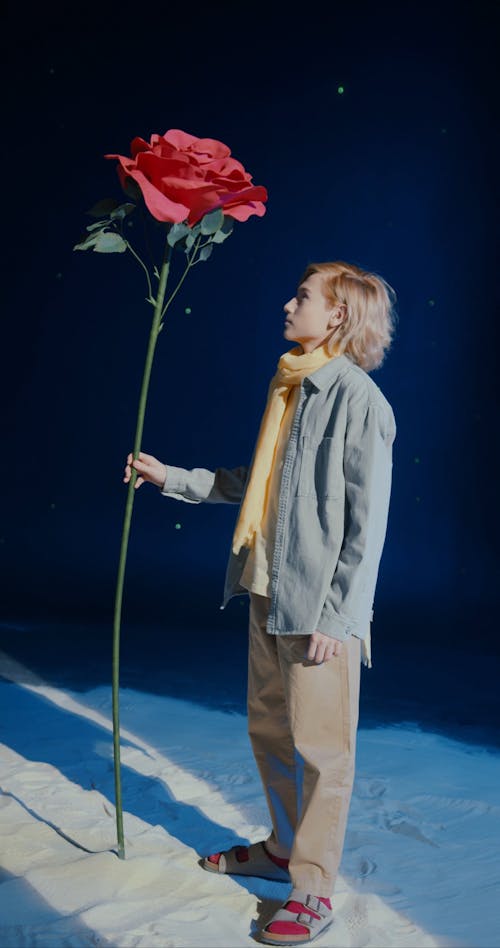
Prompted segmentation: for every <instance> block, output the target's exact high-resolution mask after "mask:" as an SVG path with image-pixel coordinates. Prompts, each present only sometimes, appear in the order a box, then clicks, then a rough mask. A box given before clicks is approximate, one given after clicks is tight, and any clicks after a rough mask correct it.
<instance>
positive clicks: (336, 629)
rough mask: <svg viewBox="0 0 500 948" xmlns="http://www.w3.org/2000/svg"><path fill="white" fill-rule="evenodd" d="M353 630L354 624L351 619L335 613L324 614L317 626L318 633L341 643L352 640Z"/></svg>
mask: <svg viewBox="0 0 500 948" xmlns="http://www.w3.org/2000/svg"><path fill="white" fill-rule="evenodd" d="M352 629H353V623H352V622H351V620H350V619H347V618H345V617H342V616H339V615H337V613H333V612H322V614H321V616H320V618H319V622H318V625H317V630H318V632H321V633H322V634H323V635H328V636H329V637H330V638H331V639H338V640H339V641H340V642H345V641H346V640H347V639H350V637H351V632H352Z"/></svg>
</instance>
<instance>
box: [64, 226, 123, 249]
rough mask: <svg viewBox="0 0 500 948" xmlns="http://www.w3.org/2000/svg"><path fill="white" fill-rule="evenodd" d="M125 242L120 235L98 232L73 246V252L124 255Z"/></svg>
mask: <svg viewBox="0 0 500 948" xmlns="http://www.w3.org/2000/svg"><path fill="white" fill-rule="evenodd" d="M126 249H127V242H126V241H125V240H124V239H123V237H120V234H114V233H110V232H109V231H104V230H99V231H97V233H93V234H89V235H88V237H87V238H86V239H85V240H83V241H82V242H81V243H80V244H75V246H74V247H73V250H94V251H95V252H96V253H125V251H126Z"/></svg>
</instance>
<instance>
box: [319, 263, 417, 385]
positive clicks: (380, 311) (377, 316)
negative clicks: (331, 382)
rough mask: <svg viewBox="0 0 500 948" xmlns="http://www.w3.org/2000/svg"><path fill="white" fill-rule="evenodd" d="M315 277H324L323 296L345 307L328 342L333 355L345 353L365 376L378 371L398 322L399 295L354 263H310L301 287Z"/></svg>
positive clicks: (384, 281)
mask: <svg viewBox="0 0 500 948" xmlns="http://www.w3.org/2000/svg"><path fill="white" fill-rule="evenodd" d="M313 273H320V274H321V275H322V277H323V281H322V291H323V296H324V297H325V299H326V300H327V302H328V303H329V304H330V305H331V306H342V307H343V308H344V310H345V317H344V319H343V320H342V322H341V323H340V324H339V325H338V326H337V327H336V329H335V331H334V333H333V334H332V336H331V337H330V339H329V340H328V348H329V349H330V350H331V351H332V352H333V349H334V347H335V346H336V347H338V348H337V351H338V352H339V354H341V353H345V354H346V355H348V356H350V358H351V359H352V360H353V361H354V362H356V363H357V364H358V365H359V366H361V368H362V369H364V370H365V372H370V371H371V370H372V369H378V368H380V366H381V365H382V363H383V361H384V359H385V356H386V354H387V352H388V350H389V348H390V346H391V343H392V340H393V336H394V333H395V326H396V321H397V318H398V316H397V312H396V298H397V297H396V292H395V290H394V289H393V288H392V286H390V285H389V284H388V283H387V281H386V280H384V278H383V277H381V276H379V275H378V274H376V273H369V272H368V271H366V270H362V269H361V267H358V266H356V265H355V264H353V263H345V262H344V261H343V260H335V261H333V262H331V263H310V264H309V265H308V267H307V268H306V270H305V272H304V274H303V276H302V277H301V280H300V283H304V281H305V280H307V278H308V277H310V276H311V275H312V274H313Z"/></svg>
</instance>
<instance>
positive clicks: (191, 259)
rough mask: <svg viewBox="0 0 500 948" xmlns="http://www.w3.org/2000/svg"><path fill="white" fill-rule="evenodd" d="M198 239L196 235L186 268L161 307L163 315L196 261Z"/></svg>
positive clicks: (199, 238)
mask: <svg viewBox="0 0 500 948" xmlns="http://www.w3.org/2000/svg"><path fill="white" fill-rule="evenodd" d="M200 240H201V237H198V238H197V239H196V243H195V245H194V250H193V252H192V254H191V256H190V258H189V260H188V265H187V267H186V269H185V270H184V273H183V274H182V276H181V278H180V280H179V282H178V284H177V286H176V287H175V290H173V291H172V293H171V295H170V296H169V298H168V300H167V302H166V303H165V306H164V307H163V312H162V314H161V315H162V316H164V314H165V313H166V311H167V309H168V307H169V306H170V304H171V302H172V300H173V299H174V297H175V296H177V293H178V292H179V290H180V288H181V286H182V284H183V283H184V280H185V279H186V277H187V275H188V273H189V271H190V269H191V267H193V266H194V263H196V261H195V260H194V258H195V256H196V251H197V250H198V245H199V243H200ZM193 261H194V262H193Z"/></svg>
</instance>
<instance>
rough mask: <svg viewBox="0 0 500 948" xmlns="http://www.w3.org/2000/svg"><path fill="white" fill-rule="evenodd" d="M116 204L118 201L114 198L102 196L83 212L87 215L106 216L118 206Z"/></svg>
mask: <svg viewBox="0 0 500 948" xmlns="http://www.w3.org/2000/svg"><path fill="white" fill-rule="evenodd" d="M118 204H119V202H118V201H116V200H115V198H103V200H102V201H98V202H97V204H94V205H93V206H92V207H91V208H90V210H89V211H86V212H85V213H86V214H88V215H89V217H108V216H109V215H110V214H111V212H112V211H114V210H115V208H117V207H118Z"/></svg>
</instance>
